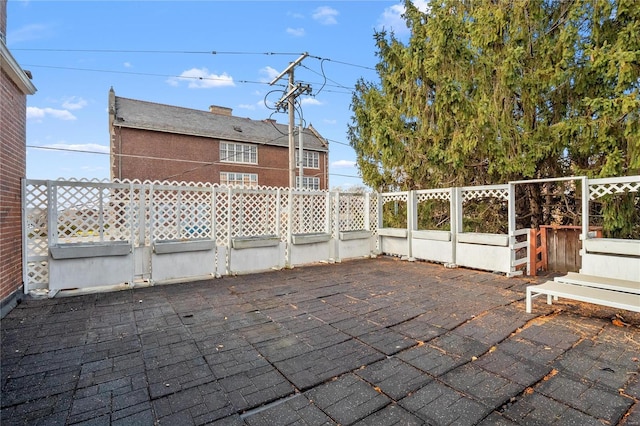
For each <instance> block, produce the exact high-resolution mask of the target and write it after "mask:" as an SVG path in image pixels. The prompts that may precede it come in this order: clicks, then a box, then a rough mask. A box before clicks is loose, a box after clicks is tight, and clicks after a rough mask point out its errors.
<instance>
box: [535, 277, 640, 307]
mask: <svg viewBox="0 0 640 426" xmlns="http://www.w3.org/2000/svg"><path fill="white" fill-rule="evenodd" d="M543 294H545V295H546V296H547V304H549V305H551V303H552V297H553V298H555V299H556V300H557V299H558V298H559V297H562V298H565V299H573V300H577V301H579V302H587V303H594V304H597V305H603V306H609V307H611V308H618V309H625V310H628V311H633V312H640V294H637V293H629V292H623V291H617V290H612V289H607V288H602V287H595V286H593V285H592V286H586V285H579V284H570V283H566V282H559V281H547V282H545V283H543V284H539V285H530V286H528V287H527V299H526V311H527V313H531V309H532V301H533V299H534V298H536V297H537V296H540V295H543Z"/></svg>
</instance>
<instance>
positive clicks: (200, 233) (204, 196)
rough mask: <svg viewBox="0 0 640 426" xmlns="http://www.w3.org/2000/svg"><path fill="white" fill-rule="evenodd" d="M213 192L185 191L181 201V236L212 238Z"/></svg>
mask: <svg viewBox="0 0 640 426" xmlns="http://www.w3.org/2000/svg"><path fill="white" fill-rule="evenodd" d="M211 215H212V207H211V193H210V192H208V191H184V192H183V193H182V201H181V203H180V238H183V239H194V238H195V239H197V238H207V239H210V238H212V232H213V230H212V229H211V223H212V220H211V219H212V216H211Z"/></svg>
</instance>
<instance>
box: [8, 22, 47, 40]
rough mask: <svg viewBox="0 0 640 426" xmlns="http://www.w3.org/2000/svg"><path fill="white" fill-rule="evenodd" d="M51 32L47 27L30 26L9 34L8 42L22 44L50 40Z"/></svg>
mask: <svg viewBox="0 0 640 426" xmlns="http://www.w3.org/2000/svg"><path fill="white" fill-rule="evenodd" d="M50 35H51V30H50V28H49V27H47V26H46V25H42V24H30V25H25V26H24V27H22V28H18V29H17V30H15V31H11V32H9V33H8V34H7V41H8V42H10V43H20V42H23V41H31V40H40V39H44V38H48V37H49V36H50Z"/></svg>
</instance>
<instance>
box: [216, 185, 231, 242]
mask: <svg viewBox="0 0 640 426" xmlns="http://www.w3.org/2000/svg"><path fill="white" fill-rule="evenodd" d="M214 206H215V207H214V208H215V209H216V235H215V239H216V244H218V245H220V246H225V245H227V243H228V241H229V214H230V211H231V209H229V193H228V192H226V191H222V190H219V189H218V190H216V192H215V196H214Z"/></svg>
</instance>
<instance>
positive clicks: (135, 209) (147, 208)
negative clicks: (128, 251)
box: [130, 185, 151, 247]
mask: <svg viewBox="0 0 640 426" xmlns="http://www.w3.org/2000/svg"><path fill="white" fill-rule="evenodd" d="M130 214H131V220H132V221H133V223H132V228H133V241H134V246H135V247H139V246H140V233H141V232H142V233H143V235H144V239H143V243H142V244H144V245H145V246H150V245H151V203H150V199H149V188H148V187H146V186H143V185H135V186H134V187H133V192H132V194H131V212H130ZM143 220H144V222H143V223H144V226H142V224H141V221H143Z"/></svg>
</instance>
